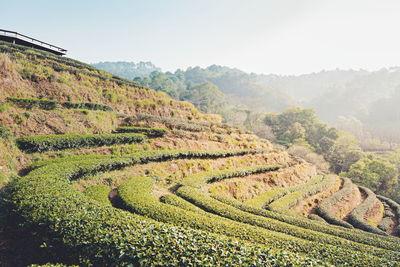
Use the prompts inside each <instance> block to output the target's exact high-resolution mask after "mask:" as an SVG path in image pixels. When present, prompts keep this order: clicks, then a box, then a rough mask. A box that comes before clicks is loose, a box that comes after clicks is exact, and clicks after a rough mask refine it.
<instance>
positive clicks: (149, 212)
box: [118, 177, 400, 264]
mask: <svg viewBox="0 0 400 267" xmlns="http://www.w3.org/2000/svg"><path fill="white" fill-rule="evenodd" d="M153 184H154V179H152V178H150V177H135V178H131V179H130V180H128V181H126V182H125V183H123V184H122V185H121V186H120V187H119V188H118V192H119V197H120V200H121V203H122V207H124V208H126V209H128V210H129V211H131V212H134V213H138V214H140V215H144V216H146V217H150V218H152V219H155V220H157V221H162V222H167V223H171V224H174V225H177V226H181V227H189V228H194V229H202V230H206V231H210V232H214V233H218V234H223V235H227V236H232V237H236V238H240V239H242V240H248V241H252V242H257V243H260V244H268V245H269V246H272V247H274V248H280V249H284V250H290V251H292V252H295V253H307V255H308V256H311V257H313V258H314V257H315V258H316V259H320V260H325V261H327V262H331V263H332V264H343V263H344V261H343V260H344V259H347V260H346V262H352V261H353V259H352V254H353V253H354V252H353V251H351V250H347V249H344V248H342V247H336V246H331V245H325V244H318V246H317V247H316V248H313V249H310V246H312V244H313V242H310V241H306V240H302V239H299V238H296V237H293V236H288V235H286V234H283V233H279V232H275V231H269V230H267V229H262V228H258V227H256V226H251V225H249V224H247V223H242V222H240V221H239V222H238V221H235V220H233V221H232V220H228V219H225V218H221V217H219V216H216V215H212V214H210V215H203V214H201V213H195V212H192V211H187V210H183V209H181V208H178V207H175V206H171V205H166V204H164V203H161V202H159V201H157V200H156V198H155V197H154V196H153V195H152V186H153ZM186 188H192V187H186ZM195 190H196V189H195ZM179 191H180V189H179V190H178V192H179ZM300 230H301V229H300ZM286 231H287V230H286ZM300 232H301V231H299V234H300ZM315 235H316V234H315V233H314V234H313V236H315ZM335 239H337V238H335ZM343 241H344V242H343V245H344V246H347V245H346V244H348V241H347V240H343ZM362 246H364V247H365V248H364V249H363V248H362ZM347 247H350V246H347ZM357 249H360V250H361V251H362V252H364V253H367V254H370V256H371V255H372V254H373V253H376V254H378V256H379V257H385V258H386V257H387V258H391V260H393V259H396V260H399V259H400V258H399V256H400V255H398V254H396V253H391V252H386V251H384V250H381V249H377V248H373V247H368V246H365V245H360V248H358V247H357ZM328 253H329V254H331V253H336V255H335V256H333V257H332V255H330V256H329V255H328ZM360 255H361V253H360ZM339 258H340V259H339ZM372 258H375V257H372Z"/></svg>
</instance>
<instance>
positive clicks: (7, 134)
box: [0, 125, 12, 140]
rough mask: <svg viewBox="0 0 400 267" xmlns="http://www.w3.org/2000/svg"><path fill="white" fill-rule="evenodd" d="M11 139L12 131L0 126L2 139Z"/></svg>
mask: <svg viewBox="0 0 400 267" xmlns="http://www.w3.org/2000/svg"><path fill="white" fill-rule="evenodd" d="M11 137H12V134H11V131H10V130H9V129H8V128H7V127H5V126H3V125H0V138H3V139H4V140H10V139H11Z"/></svg>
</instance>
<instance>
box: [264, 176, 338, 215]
mask: <svg viewBox="0 0 400 267" xmlns="http://www.w3.org/2000/svg"><path fill="white" fill-rule="evenodd" d="M337 181H338V177H337V176H335V175H327V176H325V177H324V178H323V179H322V180H321V181H320V182H319V183H317V184H312V185H309V186H305V187H304V188H302V189H301V190H298V191H295V192H292V193H290V194H287V195H285V196H284V197H282V198H280V199H278V200H276V201H274V202H272V203H271V204H270V205H269V206H268V208H269V209H270V210H273V211H277V212H282V213H285V214H291V213H292V212H291V210H290V209H291V208H292V207H294V206H295V205H297V204H298V203H299V202H300V201H301V200H303V199H304V198H306V197H309V196H312V195H314V194H316V193H319V192H321V191H324V190H326V189H328V188H330V187H332V186H333V185H334V184H335V183H337Z"/></svg>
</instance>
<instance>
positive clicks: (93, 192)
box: [83, 185, 111, 206]
mask: <svg viewBox="0 0 400 267" xmlns="http://www.w3.org/2000/svg"><path fill="white" fill-rule="evenodd" d="M83 193H84V194H85V196H87V197H89V198H90V199H93V200H96V201H97V202H99V203H100V204H102V205H105V206H111V202H110V200H109V198H108V194H109V193H110V187H108V186H106V185H92V186H90V187H88V188H86V189H85V191H83Z"/></svg>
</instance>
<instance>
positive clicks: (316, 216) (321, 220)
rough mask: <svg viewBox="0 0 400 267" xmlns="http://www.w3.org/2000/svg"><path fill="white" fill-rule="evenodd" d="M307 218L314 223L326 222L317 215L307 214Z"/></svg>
mask: <svg viewBox="0 0 400 267" xmlns="http://www.w3.org/2000/svg"><path fill="white" fill-rule="evenodd" d="M307 218H308V219H310V220H314V221H318V222H323V223H326V221H325V220H324V218H322V217H320V216H318V215H317V214H314V213H312V214H309V215H308V216H307Z"/></svg>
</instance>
